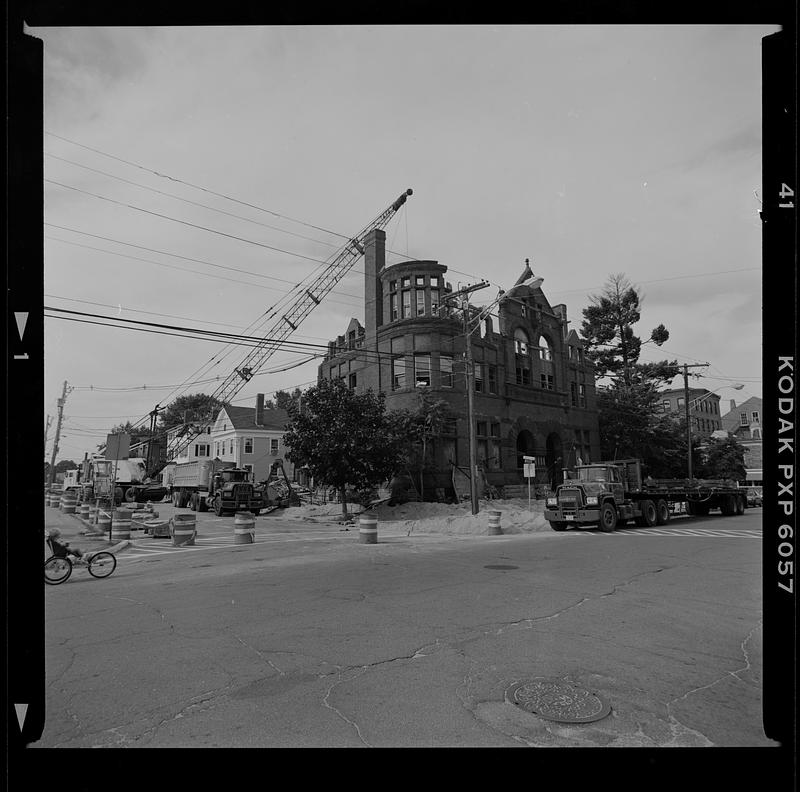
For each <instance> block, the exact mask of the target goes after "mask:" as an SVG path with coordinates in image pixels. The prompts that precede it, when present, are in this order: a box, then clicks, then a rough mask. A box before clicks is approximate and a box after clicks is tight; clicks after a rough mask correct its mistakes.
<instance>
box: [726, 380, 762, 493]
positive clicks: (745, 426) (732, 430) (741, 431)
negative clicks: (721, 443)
mask: <svg viewBox="0 0 800 792" xmlns="http://www.w3.org/2000/svg"><path fill="white" fill-rule="evenodd" d="M762 414H763V413H762V400H761V399H759V398H758V397H757V396H752V397H751V398H749V399H747V400H746V401H743V402H742V403H741V404H740V405H738V406H737V404H736V402H735V401H734V400H733V399H731V401H730V410H729V411H728V412H727V413H726V414H725V415H723V416H722V430H723V431H725V432H728V433H729V434H731V435H733V436H734V437H735V438H736V439H737V440H738V441H739V442H740V443H741V444H742V445H743V446H744V466H745V469H746V471H747V477H746V479H745V481H742V482H740V483H741V484H750V485H760V484H763V479H764V470H763V467H764V464H763V461H762V455H761V454H762V442H763V438H762V434H761V433H762V430H761V416H762Z"/></svg>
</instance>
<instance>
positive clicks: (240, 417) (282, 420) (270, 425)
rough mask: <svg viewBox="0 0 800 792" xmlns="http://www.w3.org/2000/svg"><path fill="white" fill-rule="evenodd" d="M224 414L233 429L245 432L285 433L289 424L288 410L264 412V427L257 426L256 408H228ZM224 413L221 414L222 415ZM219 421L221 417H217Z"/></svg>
mask: <svg viewBox="0 0 800 792" xmlns="http://www.w3.org/2000/svg"><path fill="white" fill-rule="evenodd" d="M224 413H225V414H226V415H227V416H228V418H230V421H231V424H232V425H233V428H234V429H236V430H243V431H248V432H250V431H253V432H256V431H259V430H261V431H265V430H270V431H273V432H274V431H280V432H282V431H284V429H285V428H286V424H287V423H289V413H287V412H286V410H279V409H277V408H276V409H272V410H268V409H265V410H264V413H263V415H264V424H263V426H261V425H258V424H256V408H255V407H232V406H231V407H226V408H225V409H224ZM221 414H222V413H220V415H221ZM217 418H218V419H219V416H217Z"/></svg>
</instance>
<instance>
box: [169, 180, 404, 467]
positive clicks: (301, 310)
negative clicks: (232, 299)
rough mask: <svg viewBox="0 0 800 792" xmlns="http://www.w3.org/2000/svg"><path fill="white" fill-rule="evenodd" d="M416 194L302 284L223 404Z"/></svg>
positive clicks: (220, 394) (219, 393)
mask: <svg viewBox="0 0 800 792" xmlns="http://www.w3.org/2000/svg"><path fill="white" fill-rule="evenodd" d="M412 194H413V191H412V190H411V189H410V188H409V189H408V190H406V191H405V192H404V193H403V194H402V195H401V196H400V197H399V198H397V200H395V201H394V202H393V203H392V204H391V205H390V206H389V207H387V208H386V209H384V210H383V211H382V212H381V213H380V214H379V215H378V216H377V217H376V218H375V219H374V220H372V222H370V223H368V224H367V225H366V226H365V227H364V228H363V229H361V231H359V232H358V234H356V235H355V236H354V237H353V238H352V239H350V240H348V242H347V244H345V245H344V246H343V247H342V248H341V250H339V252H338V253H337V254H336V255H335V256H334V258H333V259H332V260H331V261H329V262H328V263H327V264H326V265H325V267H324V268H323V270H322V271H321V272H320V273H318V274H317V276H316V277H314V278H313V279H312V280H311V281H310V283H308V284H305V285H304V284H302V283H301V284H298V285H297V286H296V287H295V288H297V289H299V292H298V294H297V297H296V298H295V300H294V302H292V304H291V305H290V306H289V308H288V309H287V310H286V312H285V313H284V314H283V315H282V316H281V317H279V319H278V320H277V321H276V322H275V323H274V325H272V327H271V328H270V330H269V331H268V332H267V334H266V335H265V336H264V338H263V339H262V341H261V343H259V344H258V345H257V346H256V347H254V349H253V350H252V351H251V352H249V353H248V354H247V355H246V356H245V358H244V359H243V360H242V362H241V363H240V364H239V365H238V366H237V367H236V368H235V369H234V370H233V371H232V372H231V373H230V374H229V375H228V376H227V377H226V379H225V380H224V381H223V382H222V383H221V384H220V385H219V386H218V387H217V389H216V390H215V391H214V393H213V394H211V395H212V397H213V398H215V399H217V400H218V401H220V402H225V403H229V402H231V401H232V400H233V397H234V396H236V394H237V393H238V392H239V391H240V390H241V389H242V388H243V387H244V386H245V384H247V382H248V381H249V380H250V379H252V377H253V376H254V375H255V374H256V373H257V372H258V371H259V369H261V367H262V366H263V365H264V364H265V363H266V362H267V360H269V359H270V358H271V357H272V355H273V354H275V352H277V351H278V350H279V349H280V348H281V345H282V344H283V343H284V342H285V341H286V339H287V338H288V337H289V336H290V335H291V334H292V333H293V332H294V331H295V330H296V329H297V328H298V327H299V326H300V324H301V323H302V322H303V320H304V319H305V318H306V317H307V316H308V315H309V314H310V313H311V312H312V311H313V310H314V308H316V307H317V306H318V305H319V304H320V302H322V300H323V299H324V298H325V297H326V295H327V294H328V293H329V292H330V291H331V290H332V289H333V288H334V287H335V286H336V284H337V283H339V281H340V280H341V279H342V278H344V276H345V275H347V273H348V272H349V271H350V270H351V269H352V267H353V265H354V264H355V263H356V261H357V260H358V259H359V258H360V257H361V256H362V255H363V254H364V238H365V237H366V236H367V234H369V233H370V232H371V231H374V230H375V229H379V228H383V227H384V226H386V224H387V223H388V222H389V220H391V219H392V217H393V216H394V214H395V213H396V212H397V211H398V210H399V209H400V207H401V206H402V205H403V204H404V203H405V202H406V199H407V198H408V196H409V195H412ZM207 425H208V423H206V424H205V425H204V426H201V427H197V428H195V429H193V430H191V431H190V432H189V433H187V434H186V435H184V436H183V437H181V438H180V439H179V440H178V441H177V443H176V444H175V446H174V447H173V448H171V449H169V450H168V456H171V457H174V456H177V455H178V454H179V453H180V452H181V451H183V450H184V449H185V448H187V447H188V446H189V444H190V443H191V442H192V440H194V439H195V438H196V437H198V436H199V435H200V434H202V432H203V429H204V428H205V426H207Z"/></svg>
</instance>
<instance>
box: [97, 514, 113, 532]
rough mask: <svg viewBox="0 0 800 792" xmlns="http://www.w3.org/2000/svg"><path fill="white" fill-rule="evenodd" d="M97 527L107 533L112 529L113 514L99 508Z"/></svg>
mask: <svg viewBox="0 0 800 792" xmlns="http://www.w3.org/2000/svg"><path fill="white" fill-rule="evenodd" d="M97 527H98V529H100V531H101V532H102V533H106V532H108V531H109V530H110V529H111V514H109V512H107V511H103V510H102V509H98V510H97Z"/></svg>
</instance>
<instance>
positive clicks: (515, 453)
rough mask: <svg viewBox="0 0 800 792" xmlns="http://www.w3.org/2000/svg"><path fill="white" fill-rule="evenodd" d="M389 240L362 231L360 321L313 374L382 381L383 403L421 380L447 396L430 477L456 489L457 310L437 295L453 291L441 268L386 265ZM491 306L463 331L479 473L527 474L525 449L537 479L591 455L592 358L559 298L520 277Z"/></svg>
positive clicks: (465, 432)
mask: <svg viewBox="0 0 800 792" xmlns="http://www.w3.org/2000/svg"><path fill="white" fill-rule="evenodd" d="M385 242H386V235H385V233H384V232H383V231H381V230H375V231H373V232H371V233H370V234H369V235H368V237H367V239H366V243H365V259H364V269H365V279H364V324H363V325H362V324H361V323H360V322H359V321H358V320H357V319H352V320H351V321H350V323H349V325H348V326H347V328H346V329H345V332H344V334H343V335H341V336H339V337H338V338H337V339H336V340H334V341H331V342H330V343H329V345H328V353H327V356H326V357H325V359H324V361H323V362H322V364H321V365H320V367H319V378H320V379H332V378H335V377H340V378H342V379H343V380H344V381H345V382H346V383H347V384H348V386H349V387H350V388H353V389H355V390H357V391H360V392H363V391H364V390H366V389H368V388H371V389H372V390H374V391H376V392H378V391H383V392H384V393H385V394H386V407H387V409H388V410H393V409H408V410H412V411H413V410H415V409H416V408H417V407H418V405H419V399H418V393H419V389H421V388H424V389H426V391H427V392H428V393H430V395H431V396H432V397H433V398H437V399H444V400H446V401H447V402H448V403H449V404H450V406H451V407H452V408H453V410H454V411H455V412H456V413H457V414H458V415H459V418H458V420H457V422H456V425H455V427H454V431H453V432H452V433H451V434H449V435H443V436H442V437H441V438H439V439H438V440H437V441H436V442H435V443H434V449H433V459H434V467H435V472H434V473H433V474H432V477H431V478H432V480H431V482H430V483H431V485H432V486H433V487H435V488H442V489H444V490H445V491H449V492H450V493H452V465H453V464H455V465H458V466H460V467H462V468H463V469H465V470H468V469H469V427H468V422H467V399H466V376H465V362H464V354H465V350H466V337H465V334H464V322H463V315H462V313H461V311H459V310H458V306H452V305H451V304H450V303H449V302H446V301H444V297H445V296H446V295H447V294H450V293H452V291H453V290H452V287H451V285H450V284H449V283H447V282H446V280H445V275H446V272H447V267H445V266H444V265H442V264H439V263H438V262H436V261H405V262H401V263H398V264H394V265H391V266H386V262H385ZM521 280H522V278H520V281H521ZM443 302H445V303H446V304H443ZM497 315H498V327H497V328H496V329H495V327H494V322H493V319H492V317H491V316H489V317H487V318H486V319H485V321H484V322H483V323H482V324H481V326H480V328H479V330H476V331H475V332H474V333H473V334H472V335H471V343H472V354H473V359H474V361H475V400H474V403H475V431H476V433H477V435H476V436H477V446H478V461H479V464H480V465H481V466H482V467H483V469H484V471H485V473H486V479H487V481H488V482H489V483H490V484H492V485H494V486H505V485H508V484H522V483H525V479H524V478H523V475H522V473H523V467H522V465H523V456H533V457H535V459H536V478H537V483H539V484H545V483H547V482H548V480H549V471H550V470H551V469H552V468H553V466H554V464H555V463H556V461H557V460H558V459H561V460H562V463H561V464H564V465H565V466H566V465H571V464H575V462H576V461H578V460H581V461H583V462H586V461H589V460H597V459H599V450H600V438H599V430H598V422H597V408H596V404H595V385H594V373H593V367H592V365H591V363H590V362H589V361H588V360H586V359H585V357H584V349H583V344H582V342H581V341H580V339H579V338H578V335H577V333H575V331H570V330H568V328H567V312H566V306H565V305H555V306H551V305H550V303H549V302H548V301H547V298H546V297H545V296H544V294H543V293H542V291H541V289H540V288H530V287H520V288H519V289H517V290H516V291H515V292H514V297H513V298H511V299H507V300H504V301H503V302H502V303H500V305H499V306H498V308H497Z"/></svg>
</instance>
